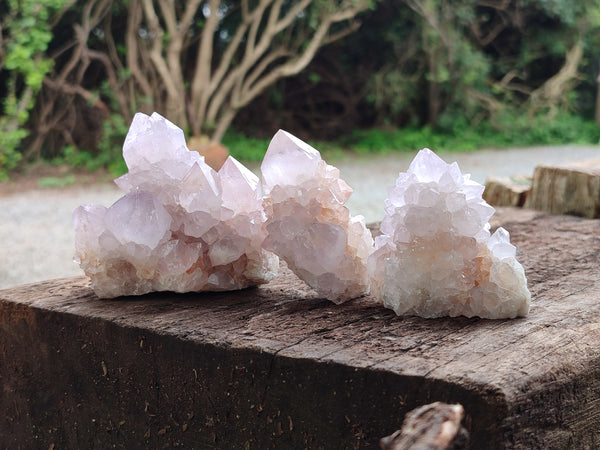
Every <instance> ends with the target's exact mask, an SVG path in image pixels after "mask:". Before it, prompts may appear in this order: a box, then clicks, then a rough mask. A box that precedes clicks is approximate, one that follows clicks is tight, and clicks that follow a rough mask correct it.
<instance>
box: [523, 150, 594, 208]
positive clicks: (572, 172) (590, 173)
mask: <svg viewBox="0 0 600 450" xmlns="http://www.w3.org/2000/svg"><path fill="white" fill-rule="evenodd" d="M525 207H526V208H532V209H537V210H538V211H547V212H550V213H552V214H572V215H575V216H581V217H587V218H590V219H592V218H598V217H600V159H593V160H588V161H581V162H577V163H572V164H567V165H562V166H538V167H536V168H535V172H534V174H533V183H532V188H531V193H530V194H529V195H528V197H527V200H526V202H525Z"/></svg>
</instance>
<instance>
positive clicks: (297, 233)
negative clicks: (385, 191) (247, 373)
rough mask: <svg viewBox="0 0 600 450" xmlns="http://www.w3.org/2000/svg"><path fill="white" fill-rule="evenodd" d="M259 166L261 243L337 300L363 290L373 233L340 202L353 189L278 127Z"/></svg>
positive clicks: (324, 295)
mask: <svg viewBox="0 0 600 450" xmlns="http://www.w3.org/2000/svg"><path fill="white" fill-rule="evenodd" d="M261 171H262V175H263V190H264V194H265V211H266V213H267V217H268V219H267V226H266V228H267V238H266V239H265V241H264V244H263V246H264V247H265V248H266V249H268V250H271V251H273V252H274V253H275V254H277V255H278V256H279V257H280V258H281V259H283V260H284V261H285V262H286V263H287V264H288V267H289V268H290V269H291V270H292V271H293V272H294V273H295V274H296V275H298V277H300V278H301V279H302V280H304V281H305V282H306V283H307V284H308V285H309V286H311V287H312V288H313V289H315V290H316V291H317V292H318V293H319V294H320V295H322V296H323V297H325V298H327V299H329V300H332V301H334V302H335V303H342V302H344V301H346V300H349V299H351V298H354V297H358V296H360V295H363V294H365V293H367V292H368V289H369V279H368V274H367V259H368V257H369V255H370V254H371V252H372V251H373V238H372V236H371V232H370V231H369V230H368V229H367V228H366V226H365V221H364V218H363V217H362V216H356V217H351V216H350V213H349V211H348V208H346V207H345V206H344V203H345V202H346V200H347V199H348V197H350V195H351V194H352V189H351V188H350V187H349V186H348V185H347V184H346V183H345V182H344V181H343V180H342V179H340V173H339V170H338V169H336V168H335V167H333V166H330V165H328V164H327V163H326V162H325V161H323V159H321V155H320V153H319V152H318V151H317V150H315V149H314V148H312V147H311V146H310V145H308V144H306V143H305V142H303V141H301V140H300V139H298V138H296V137H295V136H293V135H291V134H289V133H287V132H285V131H282V130H280V131H278V132H277V133H276V134H275V136H274V137H273V139H272V140H271V143H270V144H269V148H268V149H267V153H266V155H265V157H264V160H263V163H262V166H261Z"/></svg>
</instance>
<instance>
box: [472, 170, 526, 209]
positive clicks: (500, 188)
mask: <svg viewBox="0 0 600 450" xmlns="http://www.w3.org/2000/svg"><path fill="white" fill-rule="evenodd" d="M529 191H531V177H530V176H526V175H515V176H513V177H510V178H494V177H490V178H488V179H487V180H486V182H485V191H483V199H484V200H485V201H486V202H488V203H489V204H490V205H492V206H515V207H522V206H523V205H524V204H525V200H526V199H527V195H528V194H529Z"/></svg>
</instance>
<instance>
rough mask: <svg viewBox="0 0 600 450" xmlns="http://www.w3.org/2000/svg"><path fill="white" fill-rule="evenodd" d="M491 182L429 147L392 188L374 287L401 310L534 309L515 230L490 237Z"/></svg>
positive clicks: (433, 313) (491, 313) (488, 313)
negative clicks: (486, 186) (487, 191)
mask: <svg viewBox="0 0 600 450" xmlns="http://www.w3.org/2000/svg"><path fill="white" fill-rule="evenodd" d="M482 192H483V187H482V186H480V185H479V184H477V183H475V182H474V181H472V180H471V179H470V177H469V176H468V175H462V174H461V173H460V169H459V167H458V165H457V164H456V163H452V164H446V163H445V162H444V161H443V160H442V159H441V158H439V157H438V156H437V155H435V153H433V152H432V151H431V150H429V149H423V150H421V151H420V152H419V153H418V154H417V156H416V157H415V159H414V160H413V162H412V163H411V165H410V166H409V169H408V171H407V172H406V173H401V174H400V175H399V177H398V180H397V181H396V185H395V186H394V187H393V188H392V189H390V190H389V191H388V195H389V198H388V199H387V200H386V209H385V211H386V213H385V217H384V219H383V222H382V224H381V231H382V233H383V235H382V236H378V238H377V239H376V240H375V251H374V253H373V254H372V255H371V257H370V258H369V272H370V276H371V291H372V293H373V294H374V295H375V296H376V297H377V298H378V299H380V301H382V303H383V304H384V306H386V307H388V308H391V309H393V310H394V311H395V312H396V314H398V315H404V314H406V315H418V316H422V317H440V316H458V315H464V316H467V317H473V316H479V317H483V318H490V319H497V318H509V317H517V316H523V315H526V314H527V313H528V311H529V304H530V300H531V294H530V293H529V290H528V289H527V279H526V277H525V272H524V270H523V267H522V266H521V264H519V262H518V261H517V260H516V258H515V254H516V249H515V247H514V246H513V245H512V244H511V243H510V237H509V235H508V232H507V231H506V230H504V229H503V228H499V229H498V230H497V231H496V232H495V233H494V234H493V235H491V236H490V232H489V228H490V226H489V223H488V220H489V218H490V217H491V216H492V214H493V213H494V209H493V208H492V207H491V206H489V205H488V204H487V203H485V201H484V200H483V199H482V198H481V194H482Z"/></svg>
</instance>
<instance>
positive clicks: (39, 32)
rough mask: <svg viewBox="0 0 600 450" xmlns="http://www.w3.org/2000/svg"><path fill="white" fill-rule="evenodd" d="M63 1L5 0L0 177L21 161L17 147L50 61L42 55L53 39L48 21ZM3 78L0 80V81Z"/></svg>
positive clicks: (0, 54) (0, 71)
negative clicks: (4, 82) (4, 90)
mask: <svg viewBox="0 0 600 450" xmlns="http://www.w3.org/2000/svg"><path fill="white" fill-rule="evenodd" d="M65 4H66V0H8V1H7V4H6V5H5V7H7V10H6V11H4V12H5V14H4V15H3V17H2V18H1V19H0V29H1V30H2V40H1V41H0V45H2V48H1V49H0V75H2V76H3V77H4V79H5V80H7V81H6V85H5V87H6V96H5V97H4V99H2V103H1V105H0V178H6V177H7V174H8V171H10V170H11V169H13V168H14V167H15V166H16V165H17V164H18V163H19V161H20V160H21V157H22V156H21V153H20V148H19V146H20V144H21V141H22V140H23V139H24V138H25V137H26V136H27V135H28V132H27V131H26V130H25V128H24V126H25V124H26V122H27V120H28V119H29V112H30V111H31V109H32V107H33V106H34V103H35V95H36V94H37V92H39V90H40V89H41V87H42V83H43V81H44V77H45V76H46V74H47V73H48V72H49V71H50V70H51V69H52V64H53V61H52V60H51V59H50V58H48V57H47V55H46V54H45V52H46V50H47V48H48V44H49V43H50V41H51V39H52V29H51V23H50V18H51V17H52V15H53V14H54V13H55V12H56V11H58V10H59V9H60V8H62V7H63V6H64V5H65ZM1 78H2V77H0V79H1Z"/></svg>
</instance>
